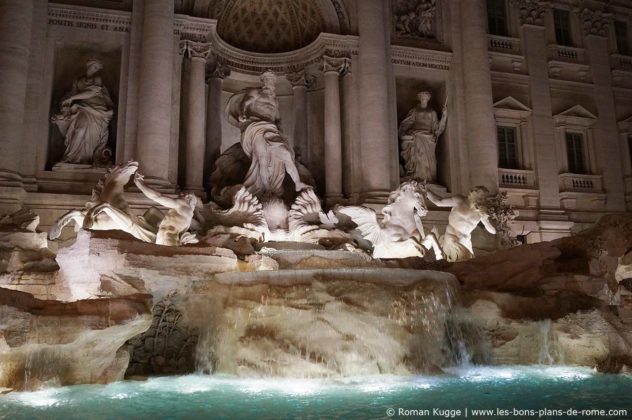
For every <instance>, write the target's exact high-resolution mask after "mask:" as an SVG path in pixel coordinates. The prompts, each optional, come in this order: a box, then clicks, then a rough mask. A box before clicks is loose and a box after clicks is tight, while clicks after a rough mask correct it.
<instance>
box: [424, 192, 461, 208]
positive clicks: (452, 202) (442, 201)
mask: <svg viewBox="0 0 632 420" xmlns="http://www.w3.org/2000/svg"><path fill="white" fill-rule="evenodd" d="M426 196H427V197H428V200H430V201H431V202H432V203H433V204H434V205H435V206H438V207H454V206H456V205H457V204H458V202H457V198H456V196H453V197H448V198H441V197H439V196H438V195H436V194H435V193H433V192H432V191H430V190H428V191H426Z"/></svg>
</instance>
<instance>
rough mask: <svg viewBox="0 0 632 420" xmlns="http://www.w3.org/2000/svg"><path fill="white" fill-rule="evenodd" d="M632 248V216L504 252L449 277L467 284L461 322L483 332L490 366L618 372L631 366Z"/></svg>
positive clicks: (475, 261) (613, 217) (459, 268)
mask: <svg viewBox="0 0 632 420" xmlns="http://www.w3.org/2000/svg"><path fill="white" fill-rule="evenodd" d="M631 249H632V215H611V216H606V217H604V218H602V219H601V220H600V221H599V222H598V223H597V224H596V225H595V226H594V227H593V228H591V229H588V230H586V231H584V232H581V233H579V234H577V235H575V236H572V237H569V238H562V239H558V240H555V241H551V242H544V243H539V244H534V245H526V246H520V247H516V248H513V249H510V250H506V251H500V252H497V253H495V254H490V255H486V256H482V257H479V258H475V259H473V260H470V261H465V262H462V263H457V264H454V265H453V266H451V267H449V268H448V271H450V272H452V273H453V274H455V275H456V276H457V277H458V279H459V281H460V283H461V285H462V286H463V290H464V291H463V306H464V307H465V309H464V314H465V315H463V319H465V320H467V321H464V322H467V323H469V324H470V325H472V328H475V329H478V330H479V331H481V332H482V336H483V337H485V340H486V341H485V343H486V346H487V349H486V350H485V351H486V353H485V354H486V358H487V360H488V361H489V362H490V363H495V364H496V363H509V364H514V363H566V364H575V365H584V366H592V367H596V368H598V369H601V370H603V371H607V372H613V371H619V370H621V369H627V368H628V367H627V366H628V362H629V361H630V360H632V293H631V289H630V287H629V284H630V283H629V282H630V278H631V277H632V275H631V274H630V270H629V267H630V261H632V260H631V259H630V250H631ZM545 348H546V349H545ZM543 349H545V350H543ZM479 350H480V349H479ZM479 353H480V354H483V353H484V351H483V350H481V351H479Z"/></svg>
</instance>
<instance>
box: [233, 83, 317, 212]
mask: <svg viewBox="0 0 632 420" xmlns="http://www.w3.org/2000/svg"><path fill="white" fill-rule="evenodd" d="M261 83H262V86H261V87H259V88H247V89H245V90H243V91H241V92H239V93H236V94H234V95H233V96H232V97H231V98H230V99H229V100H228V105H227V106H226V118H227V119H228V122H229V123H230V124H232V125H234V126H236V127H238V128H239V130H240V131H241V146H242V148H243V151H244V153H245V154H246V156H248V158H250V162H251V163H250V168H249V169H248V173H247V174H246V178H245V179H244V181H243V185H244V187H246V189H247V190H248V191H249V192H250V193H251V194H252V195H254V196H256V197H257V198H259V199H260V200H262V199H263V200H265V199H268V198H273V197H281V196H282V195H283V180H284V179H285V174H286V172H287V174H288V175H290V178H291V179H292V181H294V186H295V189H296V191H301V190H303V189H305V188H307V187H308V185H306V184H304V183H303V182H301V179H300V177H299V172H298V169H297V167H296V163H295V162H294V153H293V152H292V150H291V149H290V146H289V144H288V140H287V137H286V136H285V135H284V134H283V132H282V131H281V129H280V128H279V126H278V124H279V121H280V116H279V103H278V100H277V97H276V93H275V83H276V76H275V75H274V73H273V72H272V71H266V72H265V73H263V74H262V75H261Z"/></svg>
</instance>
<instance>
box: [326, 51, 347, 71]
mask: <svg viewBox="0 0 632 420" xmlns="http://www.w3.org/2000/svg"><path fill="white" fill-rule="evenodd" d="M330 72H336V73H338V74H339V75H341V76H342V75H345V74H347V73H350V72H351V60H350V59H349V58H348V57H331V56H328V55H324V56H323V73H325V74H327V73H330Z"/></svg>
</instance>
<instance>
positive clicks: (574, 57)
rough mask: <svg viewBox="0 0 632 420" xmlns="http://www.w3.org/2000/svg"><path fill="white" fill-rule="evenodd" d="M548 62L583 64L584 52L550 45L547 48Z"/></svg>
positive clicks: (573, 48)
mask: <svg viewBox="0 0 632 420" xmlns="http://www.w3.org/2000/svg"><path fill="white" fill-rule="evenodd" d="M548 58H549V61H567V62H571V63H585V62H586V52H585V50H584V49H583V48H575V47H566V46H563V45H557V44H552V45H549V47H548Z"/></svg>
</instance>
